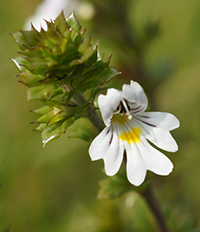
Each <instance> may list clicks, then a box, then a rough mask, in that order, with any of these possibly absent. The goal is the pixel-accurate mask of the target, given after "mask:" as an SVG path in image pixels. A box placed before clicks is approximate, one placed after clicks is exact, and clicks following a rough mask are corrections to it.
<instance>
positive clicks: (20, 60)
mask: <svg viewBox="0 0 200 232" xmlns="http://www.w3.org/2000/svg"><path fill="white" fill-rule="evenodd" d="M11 60H12V61H13V62H14V63H15V65H16V66H17V68H18V70H19V71H20V72H24V71H26V70H27V68H26V67H28V66H30V62H29V61H28V60H26V59H24V57H21V56H18V57H16V58H13V59H11Z"/></svg>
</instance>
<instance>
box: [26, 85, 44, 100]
mask: <svg viewBox="0 0 200 232" xmlns="http://www.w3.org/2000/svg"><path fill="white" fill-rule="evenodd" d="M44 98H46V88H45V86H44V85H40V86H36V87H31V88H29V89H28V91H27V100H28V101H31V100H39V99H44Z"/></svg>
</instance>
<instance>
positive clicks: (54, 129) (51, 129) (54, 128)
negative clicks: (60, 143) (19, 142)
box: [41, 122, 62, 146]
mask: <svg viewBox="0 0 200 232" xmlns="http://www.w3.org/2000/svg"><path fill="white" fill-rule="evenodd" d="M61 125H62V122H58V123H55V124H52V125H50V126H46V128H44V130H43V131H42V134H41V136H42V143H43V146H46V145H47V143H49V142H51V141H53V140H55V139H57V138H59V137H60V136H61V134H62V132H61V130H60V129H61Z"/></svg>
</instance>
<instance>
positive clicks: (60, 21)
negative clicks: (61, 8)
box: [54, 12, 69, 33]
mask: <svg viewBox="0 0 200 232" xmlns="http://www.w3.org/2000/svg"><path fill="white" fill-rule="evenodd" d="M54 22H55V25H56V26H57V27H58V28H59V29H60V31H61V32H62V33H64V32H65V31H67V30H68V29H69V26H68V24H67V22H66V19H65V16H64V13H63V12H62V13H61V14H59V15H58V17H57V18H56V19H55V21H54Z"/></svg>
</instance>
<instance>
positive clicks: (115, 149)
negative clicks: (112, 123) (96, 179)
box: [104, 129, 124, 176]
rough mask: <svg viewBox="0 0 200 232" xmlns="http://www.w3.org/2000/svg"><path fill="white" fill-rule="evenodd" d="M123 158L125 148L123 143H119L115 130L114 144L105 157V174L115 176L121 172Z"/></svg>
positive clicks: (110, 145)
mask: <svg viewBox="0 0 200 232" xmlns="http://www.w3.org/2000/svg"><path fill="white" fill-rule="evenodd" d="M123 157H124V146H123V143H122V141H119V139H118V134H117V131H116V129H114V130H113V138H112V142H111V143H110V144H109V148H108V149H107V150H106V153H105V156H104V163H105V172H106V174H107V175H108V176H113V175H115V174H116V173H117V172H118V171H119V168H120V166H121V164H122V160H123Z"/></svg>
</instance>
